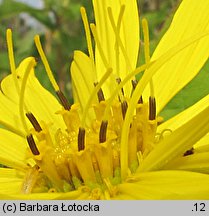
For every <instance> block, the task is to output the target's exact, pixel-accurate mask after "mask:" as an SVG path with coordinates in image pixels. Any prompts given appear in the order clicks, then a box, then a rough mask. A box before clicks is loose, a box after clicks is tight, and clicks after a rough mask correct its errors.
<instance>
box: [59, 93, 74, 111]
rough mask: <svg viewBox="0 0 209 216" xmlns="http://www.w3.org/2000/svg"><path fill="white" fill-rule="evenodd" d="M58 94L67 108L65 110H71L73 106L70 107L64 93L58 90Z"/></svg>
mask: <svg viewBox="0 0 209 216" xmlns="http://www.w3.org/2000/svg"><path fill="white" fill-rule="evenodd" d="M56 94H57V96H58V98H59V100H60V103H61V104H62V106H63V107H64V108H65V110H70V108H71V106H70V104H69V102H68V100H67V98H66V97H65V95H64V94H63V93H62V91H60V90H58V91H56Z"/></svg>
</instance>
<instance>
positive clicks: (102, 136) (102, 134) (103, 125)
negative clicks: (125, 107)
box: [99, 121, 108, 143]
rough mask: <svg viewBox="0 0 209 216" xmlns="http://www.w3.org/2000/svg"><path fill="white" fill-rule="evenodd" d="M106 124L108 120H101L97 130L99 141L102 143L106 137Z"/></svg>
mask: <svg viewBox="0 0 209 216" xmlns="http://www.w3.org/2000/svg"><path fill="white" fill-rule="evenodd" d="M107 125H108V121H102V123H101V126H100V131H99V142H100V143H104V142H106V139H107Z"/></svg>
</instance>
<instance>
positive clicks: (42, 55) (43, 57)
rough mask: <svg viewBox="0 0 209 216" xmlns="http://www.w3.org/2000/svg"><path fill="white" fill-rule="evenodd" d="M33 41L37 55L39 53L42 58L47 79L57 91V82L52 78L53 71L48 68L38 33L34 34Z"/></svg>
mask: <svg viewBox="0 0 209 216" xmlns="http://www.w3.org/2000/svg"><path fill="white" fill-rule="evenodd" d="M34 41H35V45H36V48H37V50H38V52H39V55H40V57H41V60H42V62H43V64H44V67H45V70H46V73H47V75H48V77H49V80H50V82H51V84H52V86H53V88H54V90H55V91H56V92H57V91H59V90H60V89H59V86H58V85H57V82H56V80H55V78H54V76H53V73H52V71H51V68H50V66H49V63H48V61H47V59H46V56H45V54H44V51H43V48H42V45H41V41H40V37H39V35H36V36H35V38H34Z"/></svg>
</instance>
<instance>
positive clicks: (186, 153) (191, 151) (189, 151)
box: [184, 148, 194, 156]
mask: <svg viewBox="0 0 209 216" xmlns="http://www.w3.org/2000/svg"><path fill="white" fill-rule="evenodd" d="M192 154H194V148H191V149H189V150H187V151H186V152H185V153H184V156H188V155H192Z"/></svg>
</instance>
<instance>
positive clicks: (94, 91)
mask: <svg viewBox="0 0 209 216" xmlns="http://www.w3.org/2000/svg"><path fill="white" fill-rule="evenodd" d="M111 73H112V68H108V69H107V71H106V73H105V74H104V75H103V77H102V78H101V80H100V82H99V83H98V84H97V85H96V86H95V88H94V89H93V92H92V93H91V95H90V97H89V99H88V102H87V104H86V107H85V108H84V113H83V116H82V119H81V126H82V127H84V126H85V121H86V116H87V113H88V110H89V107H90V106H91V104H92V101H93V99H94V98H95V95H96V94H97V92H98V91H99V89H100V88H101V86H102V85H103V83H104V82H105V81H106V80H107V78H108V77H109V76H110V74H111Z"/></svg>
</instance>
